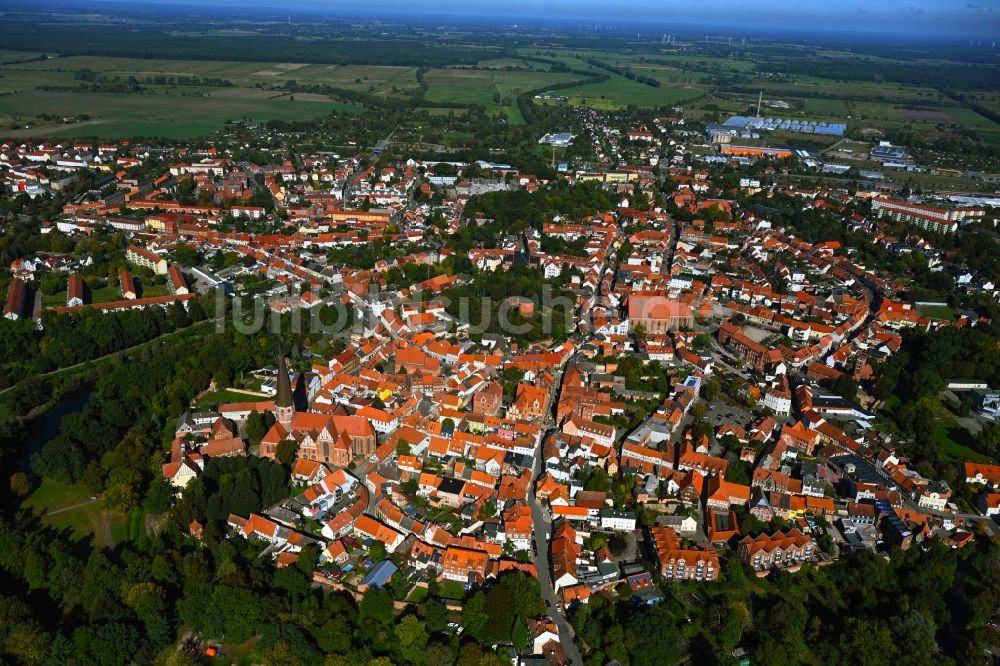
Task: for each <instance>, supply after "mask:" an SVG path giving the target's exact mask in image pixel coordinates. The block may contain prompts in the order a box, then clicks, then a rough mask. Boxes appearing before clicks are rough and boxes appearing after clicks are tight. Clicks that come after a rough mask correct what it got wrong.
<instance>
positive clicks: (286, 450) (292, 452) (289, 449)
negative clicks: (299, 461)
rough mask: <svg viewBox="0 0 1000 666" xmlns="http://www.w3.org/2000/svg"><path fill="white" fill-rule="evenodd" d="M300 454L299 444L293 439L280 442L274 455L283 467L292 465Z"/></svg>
mask: <svg viewBox="0 0 1000 666" xmlns="http://www.w3.org/2000/svg"><path fill="white" fill-rule="evenodd" d="M298 452H299V444H298V442H296V441H295V440H293V439H283V440H281V441H280V442H278V446H277V447H276V448H275V451H274V454H275V456H276V457H277V458H278V461H279V462H280V463H281V464H282V465H291V464H292V462H293V461H294V460H295V456H296V454H298Z"/></svg>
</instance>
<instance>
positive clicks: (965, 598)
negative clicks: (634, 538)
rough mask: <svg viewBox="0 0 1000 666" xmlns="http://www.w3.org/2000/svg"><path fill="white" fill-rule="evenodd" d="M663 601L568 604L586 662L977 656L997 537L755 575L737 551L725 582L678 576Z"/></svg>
mask: <svg viewBox="0 0 1000 666" xmlns="http://www.w3.org/2000/svg"><path fill="white" fill-rule="evenodd" d="M666 589H667V592H666V595H665V599H664V600H663V601H662V602H661V603H660V604H658V605H657V606H656V607H654V608H651V609H650V608H640V607H637V606H636V605H635V604H634V603H633V602H631V601H626V600H621V601H616V602H613V601H609V600H607V599H605V598H604V597H602V595H595V596H594V597H591V600H590V603H589V604H587V605H585V606H579V607H578V608H577V609H575V610H574V611H573V612H572V613H571V622H572V624H573V626H574V628H575V629H576V631H577V633H578V635H579V639H580V641H581V642H582V643H583V644H585V645H588V646H590V647H591V648H592V649H593V650H594V652H592V653H591V654H590V655H589V656H588V657H587V659H586V661H587V663H588V664H604V663H607V661H608V660H609V659H617V660H618V661H619V662H620V663H622V664H632V665H633V666H646V665H648V666H654V665H658V664H675V663H680V662H681V661H683V660H684V658H685V657H686V656H687V657H688V658H689V659H690V660H691V663H696V664H728V663H733V661H734V660H733V659H732V656H731V655H732V653H733V651H734V650H735V649H736V648H737V647H742V648H743V649H745V650H746V651H747V652H748V654H749V656H750V658H751V663H756V664H767V665H768V666H782V665H783V664H829V665H837V666H840V665H843V666H849V665H851V664H863V665H865V666H877V665H881V664H885V665H890V664H898V665H900V666H903V665H909V664H913V665H916V664H928V663H935V664H974V663H986V660H985V659H984V657H983V653H982V650H983V648H984V647H985V646H987V645H989V644H991V642H992V637H993V634H992V632H991V631H989V630H988V629H987V628H986V625H987V624H988V623H989V622H991V621H992V620H993V618H994V617H995V613H996V607H997V604H998V603H1000V544H997V543H996V542H994V541H991V540H990V539H989V538H986V537H979V538H978V539H977V541H976V542H975V544H974V545H972V546H970V547H967V548H966V549H964V550H962V551H960V552H958V551H953V550H951V549H949V548H948V547H947V546H945V545H943V544H941V543H940V542H935V543H932V544H928V545H927V546H926V547H924V548H916V547H915V548H911V549H909V550H908V551H905V552H900V551H894V552H893V553H892V558H891V560H890V559H888V558H882V557H879V556H877V555H872V554H861V555H858V556H857V557H853V558H849V559H846V560H843V561H840V562H837V563H836V564H833V565H831V566H829V567H824V568H819V569H817V568H811V567H810V568H806V569H805V570H803V571H799V572H797V573H795V574H788V573H785V572H778V573H774V574H772V575H771V576H769V577H768V578H766V579H757V578H756V577H755V576H754V575H753V574H752V573H750V572H748V571H746V570H744V569H743V568H742V566H741V565H740V564H739V562H738V561H736V560H735V558H730V559H729V560H728V561H727V562H726V564H725V566H724V567H723V571H722V574H721V579H720V582H719V583H718V584H717V585H704V584H701V585H698V584H690V583H685V584H674V585H670V586H668V587H667V588H666Z"/></svg>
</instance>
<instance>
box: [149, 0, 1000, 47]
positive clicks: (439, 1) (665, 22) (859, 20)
mask: <svg viewBox="0 0 1000 666" xmlns="http://www.w3.org/2000/svg"><path fill="white" fill-rule="evenodd" d="M131 1H133V2H139V3H148V2H158V1H163V0H131ZM178 1H180V2H187V1H189V2H190V4H198V5H200V6H206V5H235V6H243V7H246V6H251V5H253V6H260V7H270V8H274V9H276V10H278V11H281V10H283V9H284V10H288V9H290V8H293V7H297V8H300V9H303V10H319V11H326V12H328V13H330V14H340V15H342V14H354V15H364V16H378V15H380V14H381V15H386V16H399V15H401V14H408V15H416V16H425V17H427V18H432V17H435V16H453V17H466V18H476V17H497V18H503V19H509V20H510V21H512V22H514V21H517V20H528V19H556V18H557V19H563V20H565V21H567V22H574V23H576V22H579V23H617V24H621V23H623V22H626V21H635V22H639V23H645V24H647V25H649V27H655V28H656V29H658V28H659V26H661V25H662V26H666V27H669V26H670V25H672V24H674V25H678V26H680V25H684V24H686V25H694V24H697V25H699V26H700V29H706V30H707V29H710V28H711V27H713V26H717V27H718V28H719V29H720V31H721V29H723V28H724V29H725V31H727V32H732V31H734V30H738V28H739V27H740V26H743V27H747V28H756V29H759V28H762V27H763V28H766V27H770V28H790V29H798V30H802V31H809V32H812V31H815V30H823V29H827V30H829V29H833V30H859V31H864V32H875V33H879V32H884V33H886V34H898V33H915V34H929V35H932V34H937V35H940V36H952V37H971V36H976V37H990V38H992V37H993V36H994V35H995V34H996V33H998V32H1000V30H998V27H1000V0H976V1H973V2H966V1H965V0H863V1H862V0H822V1H820V0H572V1H571V0H535V1H527V0H499V1H498V2H492V1H490V0H378V1H377V2H370V1H365V2H361V1H358V0H298V1H297V2H295V3H287V2H281V1H280V0H197V1H196V0H173V2H178ZM699 31H700V30H699Z"/></svg>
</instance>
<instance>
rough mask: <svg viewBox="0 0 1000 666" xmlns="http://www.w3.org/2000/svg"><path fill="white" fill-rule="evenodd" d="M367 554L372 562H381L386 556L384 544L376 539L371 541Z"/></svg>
mask: <svg viewBox="0 0 1000 666" xmlns="http://www.w3.org/2000/svg"><path fill="white" fill-rule="evenodd" d="M368 556H369V557H371V559H372V562H381V561H382V560H384V559H385V558H386V557H387V556H388V553H387V552H386V548H385V544H384V543H382V542H381V541H379V540H378V539H376V540H375V541H374V542H373V543H372V545H371V548H369V549H368Z"/></svg>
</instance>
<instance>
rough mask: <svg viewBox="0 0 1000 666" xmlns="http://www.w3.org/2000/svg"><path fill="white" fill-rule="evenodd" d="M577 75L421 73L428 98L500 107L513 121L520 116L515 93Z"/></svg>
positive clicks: (463, 71) (451, 70) (493, 108)
mask: <svg viewBox="0 0 1000 666" xmlns="http://www.w3.org/2000/svg"><path fill="white" fill-rule="evenodd" d="M579 78H580V77H579V76H578V75H574V74H570V73H553V72H540V71H509V70H481V69H454V68H448V69H431V70H429V71H428V72H427V73H426V74H425V75H424V81H426V83H427V86H428V90H427V95H426V99H427V101H428V102H431V103H435V102H444V103H448V104H469V105H476V104H478V105H482V106H485V107H486V109H487V111H490V112H493V111H497V110H500V109H503V110H504V111H506V112H507V115H508V116H513V118H512V120H513V121H514V122H517V120H519V119H520V113H519V112H518V110H517V96H518V95H520V94H522V93H526V92H529V91H531V90H536V89H540V88H546V87H547V86H550V85H553V84H556V83H565V82H566V81H573V80H575V79H579ZM498 98H499V101H497V100H498ZM522 122H523V120H522Z"/></svg>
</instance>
